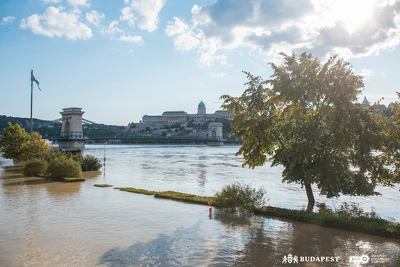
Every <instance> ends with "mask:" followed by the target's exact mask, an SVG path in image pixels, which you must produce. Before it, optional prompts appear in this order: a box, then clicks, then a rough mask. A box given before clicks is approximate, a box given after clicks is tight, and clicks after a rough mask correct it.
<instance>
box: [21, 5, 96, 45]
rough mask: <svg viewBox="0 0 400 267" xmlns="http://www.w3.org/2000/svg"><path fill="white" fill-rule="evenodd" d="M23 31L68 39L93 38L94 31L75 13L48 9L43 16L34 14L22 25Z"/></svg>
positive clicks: (24, 20)
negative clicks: (28, 30) (27, 30)
mask: <svg viewBox="0 0 400 267" xmlns="http://www.w3.org/2000/svg"><path fill="white" fill-rule="evenodd" d="M20 27H21V28H22V29H30V30H31V31H32V32H33V33H34V34H39V35H45V36H48V37H54V36H57V37H60V38H61V37H63V36H65V37H66V38H67V39H72V40H76V39H87V38H91V37H92V30H91V29H90V28H89V27H88V26H87V25H85V24H84V23H82V22H79V16H78V15H76V14H73V13H67V12H62V11H61V9H58V8H55V7H48V8H47V9H46V11H45V13H43V14H42V15H38V14H33V15H31V16H29V17H28V18H26V19H22V20H21V23H20Z"/></svg>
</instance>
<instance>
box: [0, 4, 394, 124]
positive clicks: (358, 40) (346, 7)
mask: <svg viewBox="0 0 400 267" xmlns="http://www.w3.org/2000/svg"><path fill="white" fill-rule="evenodd" d="M399 43H400V0H280V1H275V0H107V1H106V0H2V1H0V59H1V60H0V80H1V83H0V115H8V116H18V117H29V116H30V70H31V69H33V70H34V74H35V77H36V79H37V80H38V81H39V82H40V87H41V89H42V91H39V90H38V89H37V88H36V87H35V88H34V110H33V117H35V118H40V119H46V120H53V119H57V118H60V114H59V112H60V111H62V108H67V107H81V108H82V109H83V110H84V111H85V112H86V113H85V114H84V118H86V119H89V120H92V121H95V122H98V123H105V124H115V125H127V124H128V123H129V122H139V120H141V118H142V116H143V115H145V114H147V115H158V114H161V113H162V112H163V111H168V110H184V111H186V112H188V113H196V111H197V105H198V103H199V102H200V101H201V100H203V102H204V103H205V104H206V108H207V113H213V112H214V111H215V110H218V109H220V105H221V100H220V99H219V97H220V96H221V95H223V94H230V95H234V96H239V95H240V94H241V93H242V92H243V90H244V89H245V87H244V85H243V84H244V83H245V82H246V77H245V75H244V74H243V73H242V71H248V72H251V73H253V74H255V75H260V76H262V77H264V78H268V77H269V76H270V75H271V74H272V73H271V69H270V67H269V66H268V62H279V56H278V53H279V52H286V53H290V52H291V51H296V52H297V53H301V52H308V53H312V54H313V55H314V56H317V57H319V58H320V59H321V60H326V58H327V57H328V56H330V55H334V54H337V53H338V54H339V56H341V57H343V58H345V59H346V60H347V61H349V62H350V63H351V65H352V66H353V68H354V70H355V72H356V73H358V74H361V75H363V76H364V77H365V81H364V83H365V88H364V90H363V91H362V94H361V95H360V101H361V100H362V99H363V98H364V96H366V97H367V98H368V100H369V101H370V102H374V101H378V100H379V99H381V98H382V97H383V98H384V99H383V100H382V101H381V103H383V104H385V105H387V104H389V103H390V102H392V101H396V100H397V96H396V92H397V91H400V85H399V84H400V82H399V74H398V69H399V59H400V51H399Z"/></svg>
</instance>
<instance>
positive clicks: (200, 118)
mask: <svg viewBox="0 0 400 267" xmlns="http://www.w3.org/2000/svg"><path fill="white" fill-rule="evenodd" d="M206 111H207V110H206V105H205V104H204V102H203V101H201V102H200V103H199V104H198V106H197V113H196V114H188V113H187V112H185V111H164V112H163V113H162V115H144V116H143V117H142V123H143V124H149V125H154V124H163V125H168V124H175V123H181V124H182V123H187V122H190V121H193V122H194V123H200V124H203V123H206V122H212V121H215V119H217V118H220V119H227V120H232V119H233V117H234V114H228V111H227V110H217V111H215V112H214V113H211V114H207V112H206Z"/></svg>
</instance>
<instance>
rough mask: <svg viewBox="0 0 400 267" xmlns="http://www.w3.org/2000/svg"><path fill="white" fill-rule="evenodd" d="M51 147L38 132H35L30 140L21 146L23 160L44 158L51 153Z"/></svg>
mask: <svg viewBox="0 0 400 267" xmlns="http://www.w3.org/2000/svg"><path fill="white" fill-rule="evenodd" d="M50 149H51V147H50V145H49V143H48V142H47V141H46V140H43V139H42V136H41V135H40V134H39V133H38V132H33V133H32V135H31V136H30V138H29V140H28V141H26V142H25V143H23V144H22V145H21V148H20V154H21V157H20V158H21V160H24V161H26V160H30V159H33V158H43V157H44V156H45V155H47V154H48V153H49V151H50Z"/></svg>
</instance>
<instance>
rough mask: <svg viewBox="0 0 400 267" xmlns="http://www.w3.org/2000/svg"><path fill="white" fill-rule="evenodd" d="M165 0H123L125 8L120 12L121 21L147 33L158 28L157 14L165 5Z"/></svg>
mask: <svg viewBox="0 0 400 267" xmlns="http://www.w3.org/2000/svg"><path fill="white" fill-rule="evenodd" d="M165 3H166V0H132V1H131V2H129V1H126V0H125V4H126V5H129V6H126V7H125V8H123V9H122V10H121V14H122V15H121V18H120V19H121V20H124V21H128V23H129V25H130V26H132V27H133V26H134V25H136V26H137V27H138V28H139V29H141V30H146V31H148V32H152V31H155V30H156V29H157V28H158V20H159V19H158V14H159V13H160V11H161V9H162V8H163V6H164V5H165Z"/></svg>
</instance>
